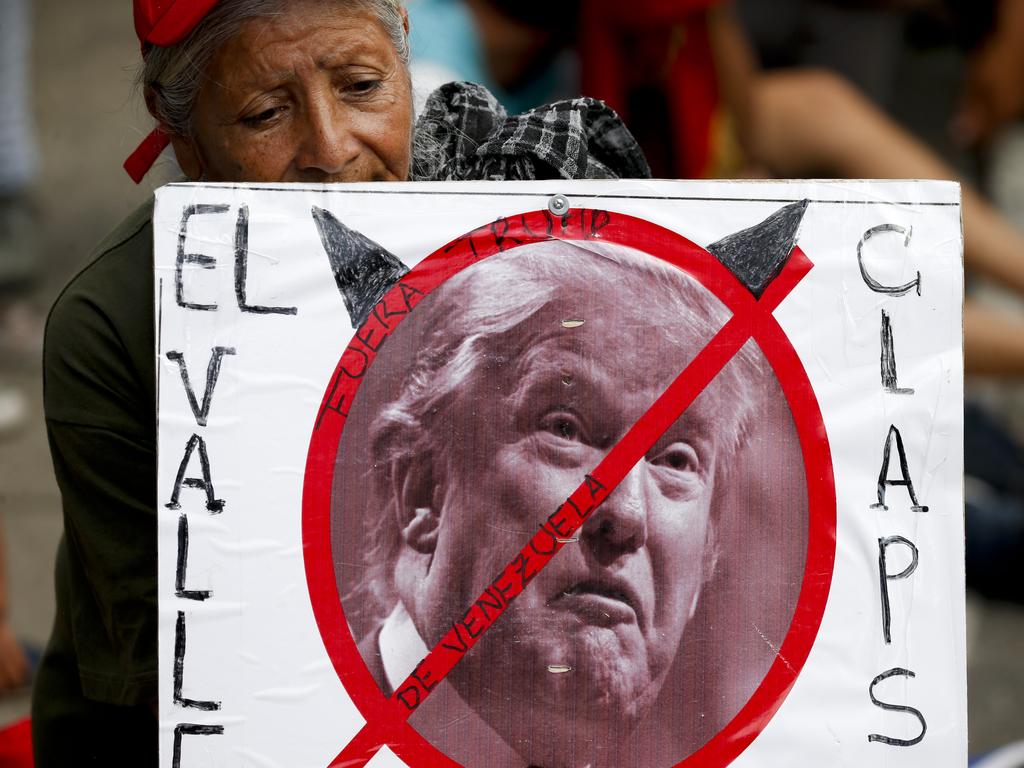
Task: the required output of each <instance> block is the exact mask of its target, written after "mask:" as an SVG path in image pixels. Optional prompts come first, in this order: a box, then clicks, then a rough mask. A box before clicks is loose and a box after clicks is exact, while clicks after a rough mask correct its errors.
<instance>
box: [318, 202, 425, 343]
mask: <svg viewBox="0 0 1024 768" xmlns="http://www.w3.org/2000/svg"><path fill="white" fill-rule="evenodd" d="M313 220H314V221H315V222H316V227H317V229H318V230H320V241H321V242H322V243H323V245H324V250H325V251H326V252H327V258H328V259H330V260H331V269H332V270H333V272H334V280H335V282H337V284H338V290H339V291H341V295H342V298H344V299H345V307H346V309H348V314H349V316H350V317H351V318H352V326H353V327H355V328H358V327H359V326H361V325H362V324H363V323H364V322H366V318H367V317H369V316H370V312H372V311H373V308H374V306H375V305H376V304H377V302H378V301H380V298H381V296H383V295H384V294H385V293H387V292H388V290H389V289H390V288H391V287H392V286H393V285H394V284H395V283H397V282H398V281H399V280H400V279H401V278H402V276H403V275H405V273H406V272H408V271H409V270H408V269H407V268H406V266H405V265H404V264H403V263H402V262H401V261H400V260H399V259H398V257H397V256H395V255H394V254H393V253H391V252H390V251H388V250H387V249H386V248H384V247H383V246H381V245H379V244H377V243H375V242H373V240H371V239H370V238H368V237H367V236H366V235H364V234H363V233H362V232H356V231H355V230H354V229H349V228H348V227H346V226H345V225H344V224H342V223H341V222H340V221H338V220H337V219H336V218H335V217H334V214H332V213H330V212H329V211H325V210H324V209H323V208H317V207H316V206H315V205H314V206H313Z"/></svg>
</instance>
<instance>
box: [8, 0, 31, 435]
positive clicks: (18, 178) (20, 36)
mask: <svg viewBox="0 0 1024 768" xmlns="http://www.w3.org/2000/svg"><path fill="white" fill-rule="evenodd" d="M30 37H31V35H30V28H29V9H28V3H27V2H26V0H4V2H2V3H0V437H2V436H3V435H4V434H5V433H8V432H12V431H14V430H15V429H17V428H19V427H21V426H22V425H23V424H24V422H25V419H26V417H27V415H28V403H27V400H26V398H25V395H24V393H23V392H21V390H19V389H17V388H16V387H14V386H13V385H11V384H9V383H5V382H4V377H3V367H5V366H8V365H10V364H12V363H13V362H15V359H16V358H19V357H21V356H23V354H24V353H25V352H27V351H29V350H30V349H31V350H33V351H35V352H36V353H38V346H37V342H38V332H33V329H32V327H31V326H32V325H33V324H32V322H31V312H30V311H29V310H28V309H27V304H26V302H25V301H24V299H23V296H24V293H25V290H26V288H27V287H28V286H29V284H30V283H31V282H32V279H33V278H34V277H35V271H36V264H35V242H34V239H33V227H34V226H35V222H34V221H33V211H32V205H31V202H30V199H29V192H30V188H31V185H32V181H33V179H34V175H35V163H36V156H35V145H34V143H33V141H32V120H31V117H30V110H29V100H28V46H29V39H30Z"/></svg>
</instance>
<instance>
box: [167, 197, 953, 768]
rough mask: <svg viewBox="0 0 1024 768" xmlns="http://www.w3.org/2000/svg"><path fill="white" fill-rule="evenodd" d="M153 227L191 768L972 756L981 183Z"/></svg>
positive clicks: (177, 759)
mask: <svg viewBox="0 0 1024 768" xmlns="http://www.w3.org/2000/svg"><path fill="white" fill-rule="evenodd" d="M154 231H155V260H156V269H155V279H156V301H157V347H158V348H157V350H156V361H155V364H156V365H157V370H158V383H159V404H158V415H159V504H160V506H159V512H158V517H159V521H160V522H159V552H160V563H159V590H160V595H159V599H160V617H161V621H160V667H161V681H160V685H161V688H160V694H161V699H160V722H161V765H164V766H177V765H180V766H201V765H243V764H252V765H267V766H271V765H281V766H328V765H346V766H357V765H367V764H369V765H373V766H385V765H396V766H397V765H409V766H435V765H437V766H441V765H466V766H500V767H505V766H508V767H509V768H518V767H523V768H525V766H544V767H545V768H554V767H555V766H558V767H564V768H583V767H584V766H592V767H593V768H597V767H598V766H637V767H638V768H647V767H650V768H655V767H657V766H675V765H679V764H683V765H690V766H698V765H700V766H718V765H723V766H724V765H737V766H755V765H756V766H789V765H795V764H818V765H857V766H860V765H871V764H884V765H889V766H919V765H928V766H954V765H956V766H961V765H963V764H965V762H966V673H965V651H964V644H965V638H964V592H963V584H964V580H963V495H962V488H961V478H962V467H963V440H962V395H963V365H962V350H961V339H962V321H961V309H962V290H963V281H962V266H961V252H962V237H961V229H960V216H959V189H958V187H957V186H956V185H954V184H950V183H943V182H799V183H788V182H786V183H783V182H774V183H736V182H731V183H720V182H635V181H628V182H614V183H610V182H530V183H514V184H513V183H501V184H498V183H466V184H443V185H439V184H433V185H423V184H393V185H368V186H339V187H317V186H310V187H304V186H298V185H289V186H279V187H268V186H262V187H261V186H227V185H215V184H207V185H172V186H169V187H165V188H163V189H162V190H160V191H159V192H158V193H157V207H156V213H155V218H154Z"/></svg>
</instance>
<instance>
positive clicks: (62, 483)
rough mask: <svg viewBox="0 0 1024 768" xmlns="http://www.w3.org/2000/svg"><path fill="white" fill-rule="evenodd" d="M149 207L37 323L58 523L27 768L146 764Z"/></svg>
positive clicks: (149, 748) (152, 605) (151, 538)
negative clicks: (49, 624)
mask: <svg viewBox="0 0 1024 768" xmlns="http://www.w3.org/2000/svg"><path fill="white" fill-rule="evenodd" d="M152 213H153V203H152V201H150V202H148V203H147V204H146V205H143V206H142V207H140V208H139V209H138V210H137V211H136V212H135V213H133V214H132V215H131V216H130V217H129V218H128V219H126V220H125V221H124V222H122V223H121V225H120V226H119V227H118V228H117V229H116V230H115V231H114V232H112V233H111V234H110V235H109V236H108V237H107V238H106V239H105V240H104V241H103V242H102V243H101V244H100V245H99V246H98V247H97V249H96V252H95V257H94V258H93V259H92V260H91V262H90V263H89V265H88V266H87V267H85V269H83V270H82V272H80V273H79V274H78V275H77V276H76V277H75V278H74V279H73V280H72V281H71V283H70V284H69V285H68V286H67V287H66V288H65V289H64V291H63V293H62V294H61V295H60V297H59V298H58V300H57V302H56V304H55V305H54V307H53V309H52V310H51V312H50V317H49V319H48V322H47V328H46V340H45V346H44V351H43V377H44V378H43V392H44V407H45V413H46V428H47V433H48V437H49V441H50V450H51V453H52V455H53V465H54V470H55V473H56V477H57V484H58V486H59V487H60V492H61V497H62V500H63V512H64V536H63V538H62V539H61V542H60V546H59V549H58V553H57V567H56V593H57V617H56V621H55V623H54V629H53V634H52V636H51V639H50V643H49V645H48V647H47V650H46V653H45V654H44V656H43V659H42V661H41V663H40V666H39V670H38V673H37V677H36V686H35V692H34V696H33V730H34V741H35V748H36V765H37V766H38V768H48V767H49V766H57V765H60V766H64V765H83V764H85V765H93V764H96V765H148V764H155V763H156V754H157V750H156V736H157V729H156V718H155V716H154V714H153V709H152V706H153V703H154V702H155V701H156V698H157V651H156V631H157V594H156V564H157V557H156V548H157V547H156V506H157V505H156V415H155V403H156V396H155V375H156V374H155V369H156V358H155V352H154V328H153V316H154V308H153V265H152V262H153V229H152V223H151V218H152Z"/></svg>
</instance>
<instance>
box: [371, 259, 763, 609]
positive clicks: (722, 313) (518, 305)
mask: <svg viewBox="0 0 1024 768" xmlns="http://www.w3.org/2000/svg"><path fill="white" fill-rule="evenodd" d="M567 295H574V296H576V297H578V300H574V301H573V302H572V303H573V306H574V307H576V311H580V308H581V307H582V314H583V315H585V314H586V304H587V303H588V302H587V296H588V295H589V296H594V295H602V296H603V297H604V298H605V299H607V297H608V296H609V295H610V296H619V297H621V301H623V302H635V303H636V306H635V318H636V321H638V322H643V323H644V324H645V326H646V328H647V329H648V330H649V333H650V334H651V337H652V343H651V350H652V351H651V354H652V355H658V354H664V350H665V349H669V348H674V349H684V350H687V352H688V353H689V354H690V355H691V359H692V356H695V355H696V353H697V352H698V351H699V350H700V348H701V347H703V346H704V344H706V343H707V342H708V341H709V340H710V339H711V337H712V336H713V335H714V334H715V332H717V331H718V330H719V329H720V328H721V327H722V325H723V324H724V323H725V322H726V320H728V318H729V316H730V312H729V310H728V309H726V308H725V307H724V306H723V305H722V304H721V302H720V301H719V300H718V299H717V298H715V297H714V295H712V294H711V293H710V291H708V290H707V289H706V288H704V287H703V286H702V285H700V284H699V283H698V282H697V281H696V280H694V278H692V277H690V276H689V275H688V274H686V273H685V272H683V271H682V270H680V269H678V268H676V267H674V266H672V265H670V264H668V263H666V262H664V261H662V260H660V259H656V258H652V257H651V256H649V255H647V254H643V253H641V252H639V251H635V250H632V249H630V248H626V247H622V246H617V245H611V244H608V243H596V242H575V241H573V242H569V241H557V240H556V241H546V242H542V243H537V244H532V245H526V246H521V247H518V248H515V249H512V250H510V251H506V252H504V253H502V254H498V255H495V256H491V257H489V258H488V259H486V260H485V261H483V262H480V263H479V264H475V265H473V266H471V267H468V268H466V269H465V270H463V271H462V272H460V273H459V274H458V275H456V276H455V277H453V278H451V279H450V280H448V281H447V282H446V283H444V284H443V285H442V286H440V287H439V288H437V289H436V290H435V291H434V292H433V293H432V294H430V295H429V296H428V297H427V298H425V299H424V300H423V301H422V302H421V303H420V304H419V306H418V307H417V308H416V310H415V312H416V313H417V314H418V315H419V316H418V318H417V324H416V325H417V327H419V328H422V329H425V330H424V332H423V336H422V338H421V339H420V340H419V341H420V344H419V346H418V347H415V349H416V352H415V358H414V360H413V362H412V364H411V366H409V368H408V375H407V378H405V380H404V382H403V385H402V389H401V391H400V394H399V395H398V397H397V398H395V399H394V400H392V401H391V402H389V403H388V404H387V405H385V406H384V407H383V408H382V409H381V410H380V412H379V413H378V414H377V416H376V417H375V418H374V420H373V422H372V426H371V428H370V441H371V445H370V455H371V456H372V469H371V473H372V482H373V489H374V496H375V503H374V507H373V508H374V509H378V510H380V514H378V515H374V516H373V519H372V520H371V521H370V522H369V525H370V530H369V531H368V544H369V546H368V548H367V549H366V550H365V552H366V567H367V570H366V572H365V573H366V577H365V579H364V580H363V583H362V585H361V586H360V587H359V588H357V591H358V592H364V593H365V592H368V593H369V594H364V595H363V597H364V598H369V599H370V600H371V601H372V602H373V603H375V605H374V606H373V607H372V608H370V606H366V609H370V610H372V611H373V612H375V613H376V614H377V615H378V617H382V616H383V615H386V613H387V612H388V611H389V610H390V609H391V607H392V606H394V604H395V602H396V600H397V595H396V594H395V591H394V582H393V573H394V567H395V562H396V559H397V557H398V554H399V551H400V547H401V543H402V533H401V530H400V525H399V515H398V510H397V509H396V507H395V505H396V504H399V503H401V502H400V500H399V499H397V498H395V492H394V488H395V485H396V483H395V478H396V476H397V475H398V474H399V473H401V472H403V471H406V470H407V468H408V467H409V466H410V464H411V463H412V462H414V461H419V462H422V461H423V460H424V458H425V457H426V458H427V460H429V461H431V462H432V463H433V466H434V468H435V469H434V471H435V473H442V474H440V475H438V476H445V475H444V474H443V473H448V475H447V476H454V475H452V474H451V473H458V472H459V470H460V467H459V463H460V462H458V461H457V460H455V459H456V454H457V451H458V449H459V446H458V445H456V444H454V443H455V442H456V441H454V440H453V436H452V435H451V434H450V429H446V428H445V427H446V425H450V424H451V415H452V409H453V407H454V406H455V404H456V402H457V400H458V398H459V395H460V394H462V395H464V394H465V393H466V392H467V390H470V388H473V387H476V386H477V385H478V383H480V382H481V381H483V380H484V379H485V378H486V377H492V378H494V380H497V381H501V382H506V384H507V386H502V387H501V390H500V391H496V392H492V393H490V394H488V395H487V396H493V397H504V398H506V399H510V398H512V397H514V396H515V389H516V387H515V383H516V380H517V375H516V372H517V363H518V361H519V360H520V359H521V358H522V357H523V353H524V352H526V351H527V350H528V349H529V348H530V347H531V345H532V344H533V343H534V342H535V341H536V339H537V336H538V334H539V330H538V328H539V324H536V323H531V322H530V320H531V318H535V317H537V316H538V315H539V314H540V313H543V312H545V311H546V310H548V309H549V308H554V307H555V305H556V303H557V302H560V301H562V302H563V303H566V302H564V297H565V296H567ZM565 319H571V318H565ZM580 319H582V320H584V321H585V320H586V318H585V316H584V317H581V318H580ZM760 359H761V357H760V355H759V354H757V353H756V352H755V350H754V347H753V342H748V344H747V345H746V346H745V347H744V348H743V349H742V350H741V351H740V353H739V354H737V355H736V356H735V357H734V358H733V360H732V361H730V363H729V364H727V365H726V367H725V368H724V369H723V370H722V372H721V373H719V374H718V376H717V377H716V378H715V379H714V381H713V383H712V384H711V385H710V386H709V387H708V388H707V390H706V391H705V392H703V393H702V394H701V395H700V397H701V398H710V399H711V401H712V407H711V409H710V412H711V413H713V414H714V415H715V418H716V422H715V425H714V427H715V429H714V432H715V435H716V457H717V460H716V468H715V473H716V474H715V485H716V487H718V486H719V483H720V482H721V481H722V478H723V474H724V473H725V472H727V471H728V469H729V466H730V465H731V464H732V463H733V462H732V458H733V457H734V456H735V454H736V451H737V447H738V446H739V444H740V442H741V440H742V438H743V435H744V433H745V432H746V429H747V426H748V424H749V422H750V419H751V417H752V413H753V411H754V408H755V401H756V392H757V389H758V381H757V380H758V378H759V377H760V375H761V373H762V371H761V369H760V362H759V361H760ZM688 363H689V360H682V361H680V363H679V370H680V371H681V370H682V368H683V367H684V366H685V365H686V364H688ZM667 384H668V382H665V385H667ZM470 391H471V390H470ZM581 480H582V478H581ZM714 527H715V526H714V525H711V526H709V529H713V528H714ZM709 546H711V547H712V548H713V546H714V545H713V543H709ZM712 559H713V557H712Z"/></svg>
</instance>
